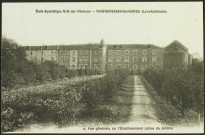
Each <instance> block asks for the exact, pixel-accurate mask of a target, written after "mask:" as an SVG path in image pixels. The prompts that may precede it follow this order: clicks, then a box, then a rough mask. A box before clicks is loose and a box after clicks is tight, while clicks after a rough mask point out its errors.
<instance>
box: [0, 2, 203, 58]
mask: <svg viewBox="0 0 205 135" xmlns="http://www.w3.org/2000/svg"><path fill="white" fill-rule="evenodd" d="M36 9H38V10H45V9H46V10H51V9H52V10H78V9H79V10H99V9H119V10H123V9H130V10H167V13H139V14H138V13H120V14H119V13H110V14H106V13H101V14H99V13H74V14H69V13H60V14H56V13H47V14H46V13H36ZM2 34H3V35H4V36H6V37H8V38H11V39H14V40H15V41H16V42H18V43H19V44H21V45H59V44H79V43H99V42H100V40H101V39H102V38H103V39H104V41H105V43H108V44H115V43H116V44H123V43H130V44H133V43H134V44H135V43H136V44H154V45H158V46H160V47H162V46H166V45H168V44H169V43H171V42H172V41H174V40H178V41H179V42H181V43H182V44H184V45H185V46H186V47H187V48H188V49H189V51H190V53H195V52H197V53H199V54H200V56H201V57H202V56H203V3H202V2H186V3H185V2H178V3H176V2H170V3H168V2H166V3H165V2H164V3H163V2H157V3H151V2H145V3H143V2H138V3H131V2H128V3H113V2H109V3H3V4H2Z"/></svg>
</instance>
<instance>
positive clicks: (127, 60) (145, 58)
mask: <svg viewBox="0 0 205 135" xmlns="http://www.w3.org/2000/svg"><path fill="white" fill-rule="evenodd" d="M132 61H133V62H139V58H138V57H133V60H132ZM108 62H113V57H109V58H108ZM116 62H122V60H121V57H116ZM124 62H130V59H129V57H125V59H124ZM142 62H147V57H145V56H143V57H142ZM152 62H157V58H156V57H152Z"/></svg>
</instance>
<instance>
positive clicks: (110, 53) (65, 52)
mask: <svg viewBox="0 0 205 135" xmlns="http://www.w3.org/2000/svg"><path fill="white" fill-rule="evenodd" d="M114 51H115V50H108V54H109V55H112V54H113V52H114ZM99 52H100V51H99V50H95V55H98V54H99ZM116 52H117V55H120V54H121V53H122V50H116ZM32 54H33V52H32V51H31V55H32ZM41 54H42V55H43V51H42V52H41ZM51 54H54V51H51ZM55 54H56V52H55ZM60 54H61V55H64V54H65V55H69V51H68V50H61V51H60ZM72 54H73V55H75V51H72ZM133 54H134V55H137V54H138V50H133ZM152 54H153V55H155V54H156V50H152ZM79 55H88V50H84V51H83V50H79ZM125 55H129V50H125ZM143 55H147V50H143Z"/></svg>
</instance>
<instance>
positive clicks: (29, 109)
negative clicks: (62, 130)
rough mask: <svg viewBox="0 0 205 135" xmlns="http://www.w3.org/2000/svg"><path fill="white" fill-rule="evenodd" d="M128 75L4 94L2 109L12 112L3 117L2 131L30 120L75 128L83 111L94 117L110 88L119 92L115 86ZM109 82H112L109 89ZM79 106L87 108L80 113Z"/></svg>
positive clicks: (118, 74)
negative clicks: (68, 125) (74, 125)
mask: <svg viewBox="0 0 205 135" xmlns="http://www.w3.org/2000/svg"><path fill="white" fill-rule="evenodd" d="M128 74H129V73H128V72H126V71H115V72H113V73H112V74H108V75H105V76H104V77H102V78H97V79H89V78H87V79H85V80H84V81H82V82H79V83H77V84H70V83H68V82H67V81H64V82H63V83H60V82H59V83H58V82H56V83H53V84H51V83H50V84H45V85H38V86H30V87H28V88H20V89H17V90H10V91H4V92H3V93H2V109H3V110H8V108H9V111H7V112H8V113H2V130H3V131H13V130H14V129H15V128H16V127H20V126H23V124H25V123H27V122H29V121H31V120H37V121H41V120H42V119H49V120H52V121H53V122H54V123H55V124H57V125H58V126H63V125H67V124H73V123H74V122H75V121H76V119H77V118H78V117H79V116H80V115H81V114H82V113H83V112H84V111H83V110H84V109H85V110H86V111H87V112H91V114H92V115H93V114H94V111H95V110H96V109H97V108H98V106H99V104H100V103H101V102H102V101H104V100H105V99H107V98H106V96H110V95H107V94H106V92H107V91H108V90H107V88H109V90H110V91H113V92H114V91H116V90H117V89H115V90H112V88H115V87H117V86H114V85H117V84H120V82H118V81H123V79H124V78H125V77H126V76H127V75H128ZM119 77H120V78H119ZM121 77H122V78H121ZM113 78H115V79H113ZM116 78H118V79H116ZM108 79H109V80H111V79H112V80H113V82H112V84H109V87H108V85H107V84H108V83H107V82H108V81H109V80H108ZM79 104H84V105H85V108H84V109H82V110H78V108H76V106H77V105H79ZM3 112H5V111H3ZM10 113H11V114H10ZM18 114H25V115H18ZM43 114H46V115H43ZM19 119H21V120H23V121H22V123H21V124H18V121H17V120H19Z"/></svg>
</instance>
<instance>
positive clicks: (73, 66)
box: [72, 57, 75, 69]
mask: <svg viewBox="0 0 205 135" xmlns="http://www.w3.org/2000/svg"><path fill="white" fill-rule="evenodd" d="M74 58H75V57H74ZM72 68H73V69H75V65H72Z"/></svg>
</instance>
